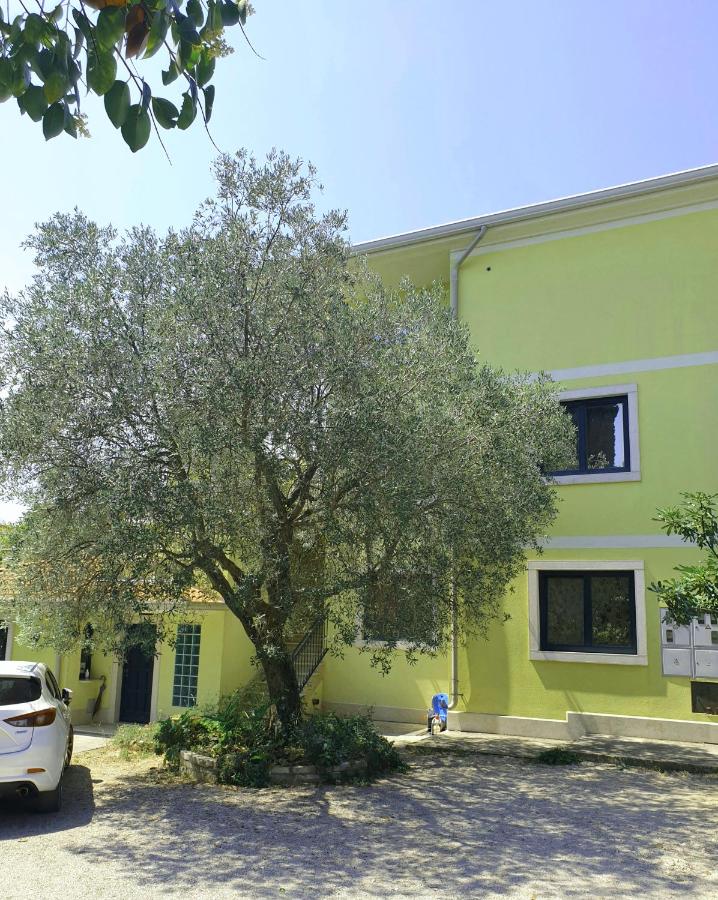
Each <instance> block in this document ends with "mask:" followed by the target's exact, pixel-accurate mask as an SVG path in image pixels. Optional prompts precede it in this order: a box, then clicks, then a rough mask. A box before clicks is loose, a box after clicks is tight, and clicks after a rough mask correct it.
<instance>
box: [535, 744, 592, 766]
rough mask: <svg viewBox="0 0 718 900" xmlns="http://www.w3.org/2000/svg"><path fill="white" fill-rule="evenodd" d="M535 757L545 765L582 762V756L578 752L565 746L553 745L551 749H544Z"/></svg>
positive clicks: (573, 764)
mask: <svg viewBox="0 0 718 900" xmlns="http://www.w3.org/2000/svg"><path fill="white" fill-rule="evenodd" d="M534 759H535V761H536V762H537V763H541V764H542V765H544V766H575V765H576V764H577V763H580V762H581V756H580V755H579V754H578V753H574V752H573V750H567V749H566V748H565V747H551V749H550V750H542V751H541V753H539V754H538V755H537V756H536V757H534Z"/></svg>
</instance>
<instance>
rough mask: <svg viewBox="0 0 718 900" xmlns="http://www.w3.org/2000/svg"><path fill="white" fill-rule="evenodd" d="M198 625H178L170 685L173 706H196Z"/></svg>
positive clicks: (199, 629)
mask: <svg viewBox="0 0 718 900" xmlns="http://www.w3.org/2000/svg"><path fill="white" fill-rule="evenodd" d="M200 634H201V626H200V625H178V626H177V643H176V644H175V671H174V681H173V683H172V705H173V706H196V705H197V680H198V675H199V642H200Z"/></svg>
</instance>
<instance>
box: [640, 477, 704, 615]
mask: <svg viewBox="0 0 718 900" xmlns="http://www.w3.org/2000/svg"><path fill="white" fill-rule="evenodd" d="M682 497H683V503H682V504H681V505H680V506H667V507H665V508H663V509H659V510H658V515H657V517H656V521H657V522H660V523H661V526H662V527H663V530H664V531H665V532H666V534H677V535H679V536H680V537H681V538H682V539H683V540H684V541H689V542H690V543H693V544H696V545H697V546H698V547H699V549H701V550H707V551H708V556H707V557H706V558H705V559H704V560H702V562H700V563H698V564H697V565H694V566H686V565H683V566H676V567H675V571H676V572H678V573H679V577H677V578H669V579H668V580H666V581H659V582H656V583H655V584H652V585H651V588H650V589H651V590H652V591H654V592H655V593H656V594H658V598H659V601H660V602H661V603H663V604H665V606H666V609H667V610H668V614H669V616H670V618H671V619H673V621H674V622H677V623H678V624H679V625H687V624H688V623H689V622H690V621H691V619H692V618H693V617H694V616H696V615H701V614H703V613H711V614H712V615H714V616H718V509H717V508H716V502H717V501H718V494H706V493H703V492H700V491H699V492H696V493H684V494H682Z"/></svg>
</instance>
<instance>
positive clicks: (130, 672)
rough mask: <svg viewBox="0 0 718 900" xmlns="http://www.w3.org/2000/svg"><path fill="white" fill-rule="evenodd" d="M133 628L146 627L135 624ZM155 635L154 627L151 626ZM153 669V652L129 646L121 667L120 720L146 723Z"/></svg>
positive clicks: (150, 698) (148, 716)
mask: <svg viewBox="0 0 718 900" xmlns="http://www.w3.org/2000/svg"><path fill="white" fill-rule="evenodd" d="M132 627H133V628H148V626H147V625H136V626H132ZM152 632H153V634H155V635H156V633H157V632H156V629H154V628H152ZM154 670H155V656H154V652H152V651H148V650H146V649H145V647H142V646H140V647H130V649H129V650H128V651H127V653H126V655H125V663H124V666H123V667H122V691H121V694H120V722H137V723H138V724H140V725H146V724H147V723H148V722H149V721H150V708H151V705H152V676H153V674H154Z"/></svg>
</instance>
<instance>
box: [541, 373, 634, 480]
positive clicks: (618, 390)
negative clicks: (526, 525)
mask: <svg viewBox="0 0 718 900" xmlns="http://www.w3.org/2000/svg"><path fill="white" fill-rule="evenodd" d="M615 394H625V395H626V396H627V398H628V453H629V457H630V463H631V468H630V470H628V471H626V472H577V473H576V474H575V475H554V476H553V481H554V482H555V483H556V484H597V483H600V482H616V481H640V480H641V447H640V441H639V438H638V385H636V384H610V385H606V386H604V387H593V388H578V389H574V390H570V391H561V392H560V393H559V395H558V396H559V400H561V401H568V400H591V399H593V398H595V397H612V396H613V395H615Z"/></svg>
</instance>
